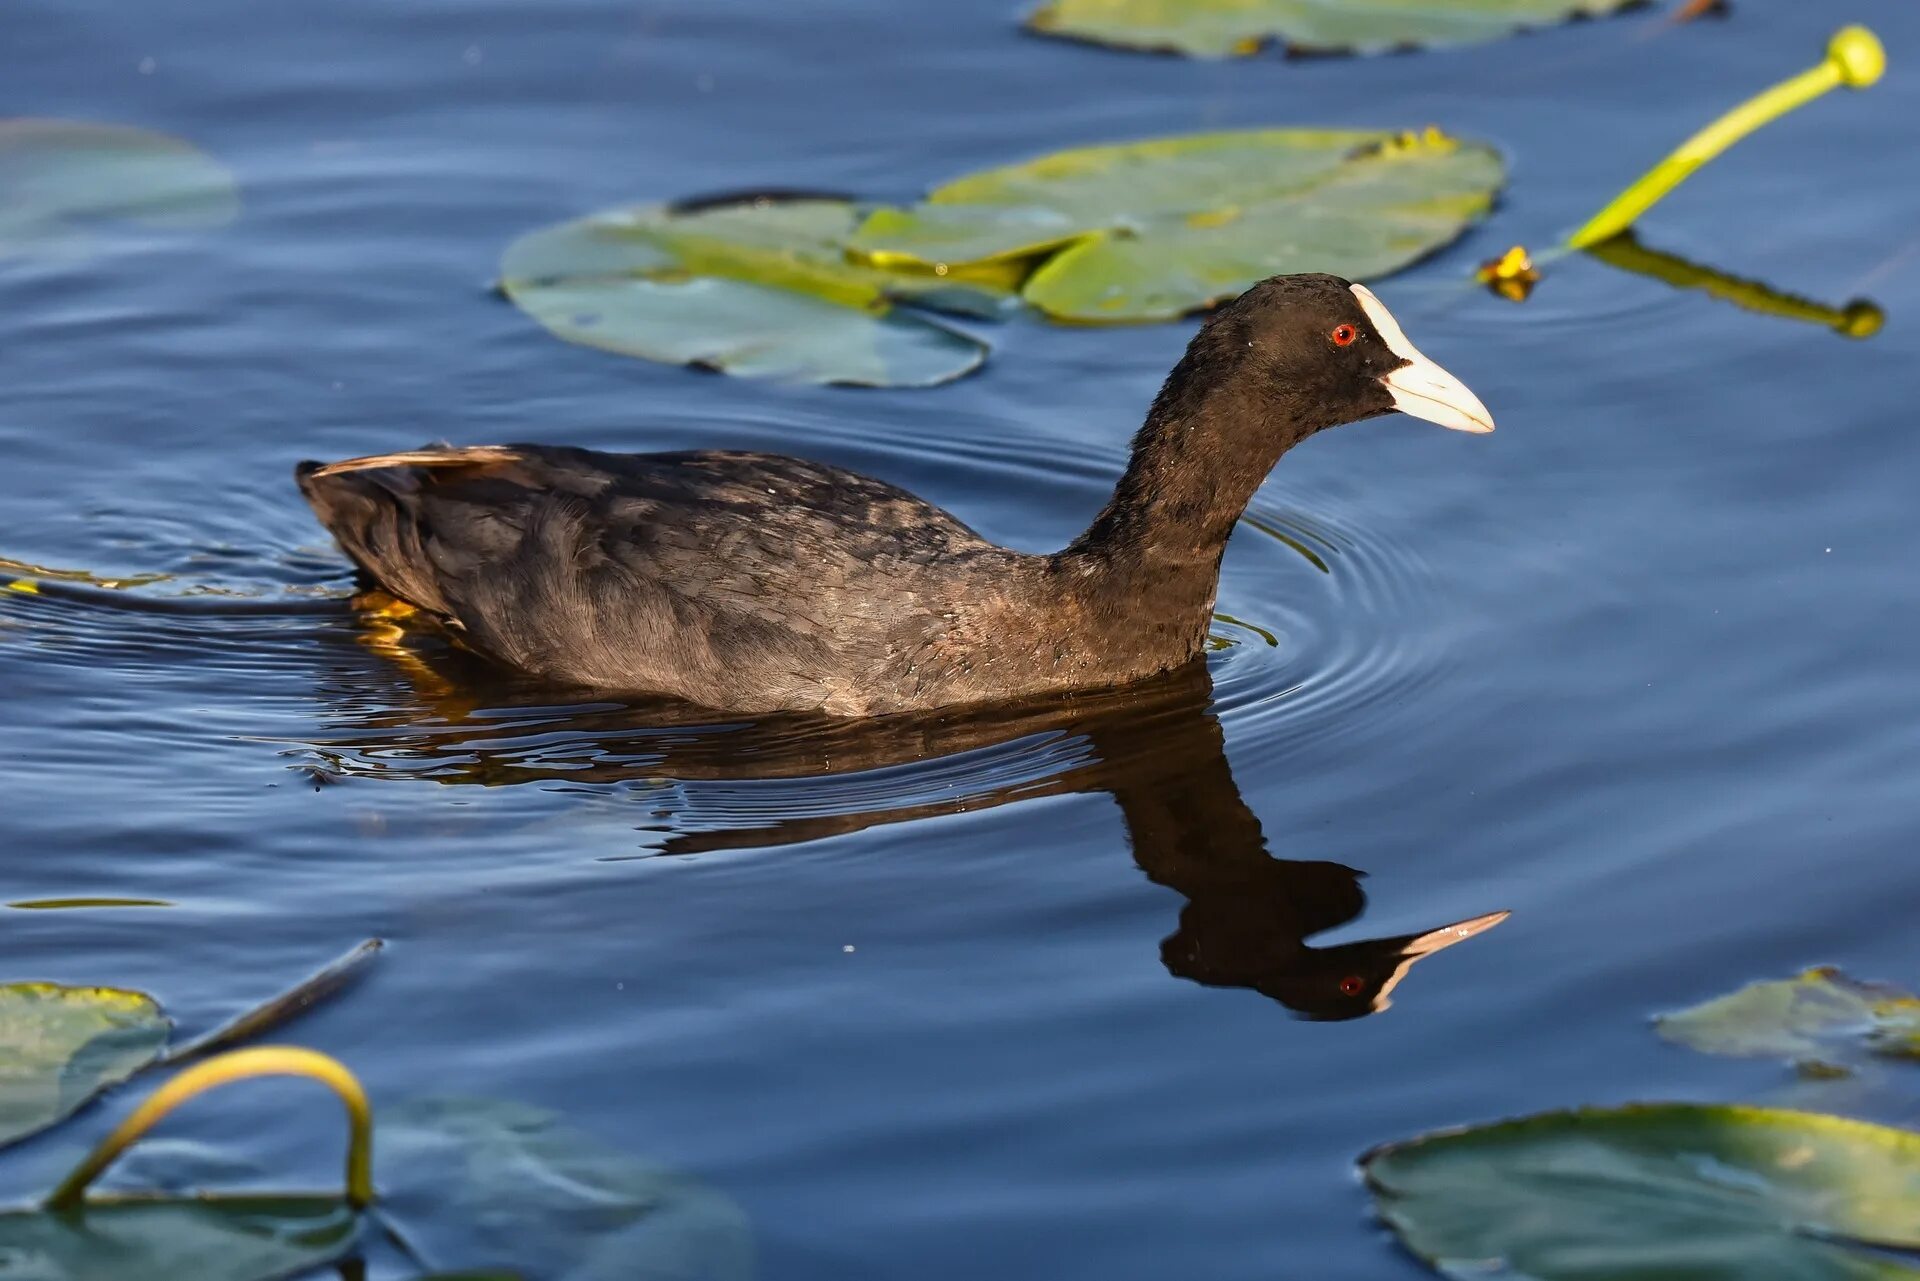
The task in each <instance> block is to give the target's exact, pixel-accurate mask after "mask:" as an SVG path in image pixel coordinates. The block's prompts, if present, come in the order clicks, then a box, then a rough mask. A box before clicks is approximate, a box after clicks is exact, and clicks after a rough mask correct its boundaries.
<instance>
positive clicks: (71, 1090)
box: [0, 983, 173, 1146]
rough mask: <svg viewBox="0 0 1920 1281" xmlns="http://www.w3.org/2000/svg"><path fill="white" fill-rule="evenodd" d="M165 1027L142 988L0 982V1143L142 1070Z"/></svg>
mask: <svg viewBox="0 0 1920 1281" xmlns="http://www.w3.org/2000/svg"><path fill="white" fill-rule="evenodd" d="M172 1027H173V1025H172V1023H171V1022H170V1021H169V1020H168V1018H167V1016H166V1015H165V1014H163V1013H162V1012H161V1010H160V1007H159V1005H158V1004H156V1003H155V1002H154V1000H153V998H152V997H150V996H148V995H147V994H146V993H144V992H128V991H123V990H121V989H119V988H111V987H65V986H62V985H61V984H58V983H9V984H6V985H5V986H0V1046H4V1047H5V1048H6V1053H5V1054H0V1146H4V1145H6V1144H8V1143H12V1142H15V1141H17V1140H19V1139H23V1138H25V1137H26V1136H27V1135H30V1134H36V1133H38V1132H39V1131H41V1130H44V1129H46V1128H47V1127H48V1126H50V1125H53V1124H55V1123H56V1122H59V1121H61V1120H64V1119H65V1118H66V1117H68V1116H70V1115H72V1114H73V1113H74V1112H76V1111H78V1110H79V1109H80V1108H81V1107H82V1106H83V1105H84V1104H85V1103H86V1102H87V1100H89V1099H91V1098H92V1097H93V1096H94V1095H96V1094H98V1093H100V1092H101V1091H102V1090H105V1089H108V1088H110V1087H112V1086H115V1085H118V1084H120V1082H122V1081H124V1080H126V1079H127V1078H128V1077H130V1076H132V1075H133V1074H134V1073H135V1072H138V1071H139V1070H140V1069H142V1068H144V1067H146V1066H147V1065H148V1064H149V1063H151V1062H153V1060H154V1059H155V1058H156V1057H158V1055H159V1053H160V1050H161V1048H162V1047H164V1046H165V1045H166V1043H167V1035H168V1033H169V1032H171V1031H172Z"/></svg>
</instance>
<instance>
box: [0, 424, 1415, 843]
mask: <svg viewBox="0 0 1920 1281" xmlns="http://www.w3.org/2000/svg"><path fill="white" fill-rule="evenodd" d="M968 426H971V427H975V428H977V429H978V430H976V431H974V432H972V433H971V434H960V435H958V436H957V437H949V438H947V439H945V440H941V441H937V442H917V443H915V444H914V445H913V446H912V447H911V448H907V447H903V446H898V445H884V446H883V445H878V444H876V441H877V440H883V439H885V437H883V436H882V435H881V433H880V431H879V430H878V428H879V424H878V423H862V422H859V421H858V420H849V419H848V418H847V416H846V415H845V414H843V413H833V414H828V413H826V412H824V411H822V412H821V413H820V414H819V415H818V416H817V417H816V418H814V419H812V420H808V419H807V418H806V416H805V415H801V416H799V419H798V421H797V422H796V421H795V419H794V418H783V419H782V420H781V421H779V422H777V423H775V422H752V421H748V422H742V421H739V420H728V421H724V422H711V423H697V424H692V425H682V426H681V428H680V429H679V430H676V431H675V432H674V433H673V441H672V442H662V443H677V442H678V441H679V440H682V439H686V438H694V439H701V438H704V439H709V440H716V441H718V442H719V443H722V444H724V445H727V446H738V447H749V448H763V447H766V448H771V447H780V446H781V445H782V444H784V445H785V447H787V448H790V449H791V448H794V447H795V445H794V444H793V442H794V441H795V440H796V438H797V437H798V438H801V439H806V440H809V441H811V442H813V445H814V448H815V449H816V450H817V451H818V452H821V453H824V454H827V455H828V456H832V457H835V458H836V460H838V461H842V462H844V463H846V464H848V465H851V466H855V467H858V468H861V469H863V470H867V471H872V472H875V473H878V474H883V475H888V476H892V477H898V478H899V479H901V480H902V482H903V483H906V484H909V485H911V486H913V487H914V488H916V489H919V490H920V491H921V492H923V493H926V494H927V495H928V496H929V497H930V498H932V499H934V500H935V501H939V502H944V503H947V504H948V505H951V506H954V507H958V508H961V509H962V510H965V511H967V513H968V515H969V517H971V518H973V519H974V520H975V522H976V523H977V524H978V526H979V527H980V528H981V529H982V531H983V532H985V533H987V534H988V535H989V536H991V537H995V538H999V539H1003V540H1006V541H1009V542H1013V543H1015V544H1017V545H1024V546H1030V547H1036V548H1037V547H1042V546H1047V545H1058V543H1060V542H1062V541H1064V540H1065V539H1066V538H1067V537H1070V536H1071V534H1072V532H1073V531H1074V529H1075V527H1076V526H1077V525H1078V524H1079V523H1080V522H1082V521H1084V520H1085V519H1086V517H1087V515H1088V514H1089V513H1091V512H1092V511H1094V510H1095V509H1096V508H1097V507H1098V505H1099V504H1100V502H1102V501H1103V499H1104V497H1105V494H1106V492H1107V489H1108V487H1109V486H1110V485H1111V483H1112V478H1113V474H1114V470H1115V466H1116V451H1115V449H1113V448H1112V447H1105V446H1096V445H1090V444H1084V443H1079V444H1076V443H1068V444H1062V445H1058V446H1054V447H1050V448H1049V449H1048V450H1046V451H1044V452H1043V453H1042V452H1039V451H1036V450H1034V448H1033V447H1032V442H1031V440H1030V439H1028V438H1024V437H1014V436H1012V435H1011V434H1009V433H1008V432H1006V430H1005V428H1004V427H1002V428H1000V430H999V432H998V434H996V431H995V430H994V425H993V424H992V423H990V422H982V423H978V424H968ZM589 443H594V444H602V445H606V446H608V447H617V446H618V445H620V444H628V445H639V446H644V445H645V444H647V443H650V442H647V441H638V442H636V441H634V440H632V439H631V437H630V436H629V438H627V439H625V440H621V441H615V440H599V441H590V442H589ZM983 495H984V496H986V499H987V501H985V503H984V504H983V503H982V502H981V501H980V496H983ZM970 496H971V497H970ZM297 501H298V500H297V498H296V497H295V496H294V495H293V493H292V487H291V485H289V486H288V487H287V493H286V495H285V496H284V503H285V505H286V507H287V508H288V509H289V510H290V511H291V512H293V514H294V515H298V514H299V512H298V509H297ZM262 524H263V525H264V526H268V527H269V529H270V532H269V534H268V535H267V538H266V540H264V541H263V544H262V545H261V546H259V547H257V548H255V549H251V550H249V549H244V548H236V547H235V545H234V542H233V540H231V539H225V540H222V541H221V543H220V545H219V546H218V547H217V548H215V549H209V548H206V547H196V546H194V545H193V539H192V537H191V536H190V533H189V528H190V527H183V528H181V529H175V528H173V527H170V526H160V527H154V528H149V529H146V530H144V531H143V532H141V533H139V534H138V536H136V537H129V536H128V535H127V534H126V532H125V531H124V530H123V531H122V533H121V534H120V536H119V537H118V538H116V540H115V542H116V546H117V548H118V549H119V554H118V555H116V556H115V557H114V558H113V560H114V564H115V572H116V573H118V574H121V575H122V576H123V577H128V578H131V577H134V576H136V575H138V574H140V573H157V574H166V575H168V577H167V578H165V579H163V580H162V581H158V582H152V583H146V584H138V583H137V582H136V585H135V586H133V587H129V588H120V589H113V588H109V587H101V586H95V585H91V584H89V583H88V581H87V576H86V575H84V574H74V573H49V572H44V571H42V572H40V573H39V574H38V577H37V581H38V583H39V588H40V590H38V591H37V592H35V591H27V592H17V591H16V592H9V593H7V594H6V595H7V597H8V599H6V600H5V601H4V603H0V657H5V656H9V655H10V656H11V657H13V658H15V659H18V660H23V661H24V662H25V663H27V664H29V665H44V666H46V667H51V668H63V669H69V670H83V671H85V672H88V673H90V674H91V676H92V677H94V678H98V677H99V676H101V675H102V674H103V673H113V674H117V675H118V676H121V677H123V678H125V680H126V682H127V685H128V688H129V690H130V691H131V690H137V689H138V688H140V687H142V686H146V685H150V684H151V683H153V682H154V681H156V680H159V681H165V682H166V683H168V684H170V685H173V686H176V687H178V686H182V685H185V686H189V687H193V686H202V685H203V686H204V687H205V689H206V696H207V698H208V700H209V701H210V702H211V701H214V700H224V701H231V699H230V698H229V696H230V695H235V694H244V695H246V696H248V697H250V698H251V699H252V700H254V701H255V703H256V704H260V703H261V701H262V700H266V704H265V705H269V706H272V707H273V708H275V710H276V713H277V714H276V715H275V716H273V717H271V718H269V719H268V720H267V721H266V722H263V724H262V725H261V726H260V732H259V733H257V734H249V735H248V736H247V737H248V738H249V739H250V740H253V741H256V742H258V744H259V745H260V747H261V749H262V750H263V751H274V752H278V753H279V754H280V755H281V756H282V757H283V758H284V763H285V765H286V766H287V767H290V768H293V769H296V770H301V771H307V772H310V773H312V774H314V775H316V776H319V777H323V778H324V777H336V778H346V777H355V778H368V779H380V780H387V781H390V782H398V781H411V782H415V783H422V782H430V783H436V784H441V785H462V784H465V785H480V786H487V787H499V786H515V785H528V784H531V785H533V786H535V787H537V788H540V789H544V790H547V791H551V792H556V793H565V794H571V795H575V796H579V795H582V794H589V795H593V796H598V797H600V798H602V799H603V800H606V801H611V802H618V803H620V804H622V805H625V806H628V807H629V812H630V813H632V814H633V815H634V816H635V819H634V823H633V826H635V827H636V828H639V829H640V830H642V831H643V832H644V833H645V838H644V840H643V845H644V846H645V847H646V848H653V849H663V850H673V851H685V850H689V849H705V848H714V847H718V846H737V845H752V844H768V843H780V842H786V841H793V840H801V839H809V838H812V837H817V836H822V835H827V834H831V833H835V832H845V831H851V830H856V829H859V828H863V827H867V826H870V825H872V824H876V823H885V822H897V821H901V820H906V819H911V818H916V817H921V816H927V815H933V814H941V813H952V812H957V811H962V810H967V809H972V808H979V807H984V806H992V805H1000V804H1006V803H1009V802H1012V801H1016V800H1019V799H1022V798H1024V797H1029V796H1035V795H1044V794H1050V793H1058V792H1063V791H1077V790H1098V789H1103V788H1106V787H1108V786H1110V780H1111V776H1112V775H1114V773H1115V772H1116V771H1119V772H1123V773H1124V772H1126V771H1137V770H1139V769H1141V768H1145V767H1146V765H1145V763H1147V762H1152V761H1154V760H1155V759H1156V757H1157V755H1158V754H1159V753H1160V752H1161V744H1162V743H1163V742H1164V741H1166V734H1167V733H1176V734H1177V733H1180V732H1185V730H1184V729H1183V727H1185V726H1188V725H1190V724H1191V723H1192V722H1195V721H1197V720H1201V719H1203V718H1205V717H1206V716H1207V715H1208V714H1209V711H1211V712H1212V713H1213V714H1216V715H1218V717H1219V718H1220V719H1221V721H1222V722H1223V724H1224V725H1225V727H1226V731H1227V734H1228V736H1229V738H1230V740H1231V741H1232V742H1233V744H1234V746H1235V751H1236V754H1237V755H1240V756H1242V757H1244V758H1250V759H1253V760H1258V761H1272V760H1275V759H1278V758H1280V757H1281V756H1284V755H1285V754H1286V753H1288V752H1290V751H1292V750H1295V749H1296V748H1299V747H1301V746H1303V745H1312V744H1319V743H1324V742H1326V741H1328V740H1329V738H1330V737H1332V736H1345V735H1352V734H1358V733H1363V732H1367V731H1370V730H1377V729H1380V728H1382V727H1383V726H1385V725H1386V724H1388V723H1389V722H1390V721H1391V718H1392V717H1393V716H1394V715H1395V714H1396V711H1395V709H1396V708H1397V707H1400V706H1404V705H1405V704H1406V703H1407V702H1408V701H1409V696H1410V695H1411V694H1413V693H1414V692H1415V691H1417V690H1418V689H1420V688H1421V687H1422V686H1424V685H1425V684H1427V683H1429V682H1431V681H1432V680H1433V679H1434V678H1435V677H1436V676H1437V675H1438V671H1439V665H1440V661H1441V660H1439V659H1438V658H1437V657H1435V655H1436V653H1437V652H1438V651H1439V648H1440V647H1436V646H1433V645H1429V644H1426V643H1424V642H1425V639H1426V635H1427V632H1428V629H1429V627H1430V626H1431V624H1432V620H1433V617H1434V612H1435V610H1436V608H1437V598H1436V594H1435V592H1434V590H1433V580H1432V577H1431V575H1430V574H1429V573H1428V572H1427V569H1426V567H1425V566H1424V565H1423V564H1422V563H1421V562H1420V561H1419V559H1418V558H1417V557H1415V556H1414V555H1412V554H1411V553H1410V552H1408V551H1407V550H1406V549H1405V548H1402V547H1399V546H1396V545H1394V544H1392V543H1390V542H1387V541H1385V540H1382V539H1380V538H1378V537H1376V536H1374V535H1373V534H1372V533H1371V532H1370V531H1369V530H1368V529H1367V528H1366V525H1365V523H1364V516H1363V515H1362V514H1359V513H1350V512H1347V511H1343V510H1341V509H1339V508H1338V507H1337V506H1333V505H1329V504H1326V503H1318V502H1315V501H1314V500H1312V499H1310V498H1307V497H1304V496H1295V495H1292V494H1290V493H1289V492H1288V491H1287V490H1286V488H1285V487H1284V484H1283V483H1281V482H1275V483H1274V484H1273V485H1270V486H1269V492H1265V493H1263V494H1262V496H1261V497H1259V498H1258V499H1257V500H1256V502H1255V503H1254V505H1253V506H1252V508H1251V509H1250V510H1249V511H1248V513H1247V517H1246V520H1245V522H1244V524H1243V527H1242V529H1241V531H1240V532H1239V534H1238V535H1237V536H1236V538H1235V540H1234V543H1233V546H1232V548H1231V549H1230V550H1229V553H1228V556H1227V563H1226V570H1225V573H1224V575H1223V579H1222V586H1221V593H1220V598H1219V602H1218V609H1219V616H1218V618H1217V620H1216V624H1215V628H1214V646H1213V652H1212V653H1211V654H1210V655H1209V657H1208V659H1207V661H1206V663H1205V665H1204V668H1198V667H1196V669H1194V670H1192V671H1189V672H1185V673H1180V674H1176V675H1174V676H1172V677H1169V678H1167V679H1165V680H1162V681H1156V682H1149V683H1148V684H1147V685H1146V686H1144V687H1142V688H1140V689H1135V690H1127V691H1119V692H1114V693H1107V694H1101V695H1095V696H1088V697H1081V698H1075V699H1069V700H1065V701H1059V700H1056V701H1053V702H1050V703H1047V704H1044V705H1036V706H1025V707H1012V708H995V709H988V710H984V711H980V710H971V711H965V712H948V713H943V714H938V715H931V716H914V717H892V718H885V719H882V720H879V721H870V722H847V721H841V720H835V719H831V718H822V717H806V716H785V717H773V718H766V719H758V720H751V719H733V720H723V721H716V720H715V719H714V718H713V716H712V714H711V713H705V712H700V711H697V710H694V709H690V708H686V707H684V706H676V705H672V704H667V703H659V702H631V701H608V700H606V699H599V700H594V701H573V702H569V701H566V700H565V699H564V698H557V697H556V696H555V692H554V691H552V690H550V689H546V690H543V689H539V688H536V687H533V686H531V685H529V684H527V683H525V682H521V681H517V680H515V679H514V678H511V677H507V676H503V675H502V674H501V673H499V672H497V671H494V670H493V669H491V668H489V667H488V666H487V665H485V664H484V663H481V662H479V661H478V660H476V659H474V658H473V657H472V656H471V655H469V654H466V653H465V652H464V651H462V650H461V649H460V648H459V647H458V646H457V644H455V643H453V642H452V641H451V640H450V638H448V637H447V636H446V635H444V634H442V633H441V632H439V631H438V629H437V628H435V627H433V626H432V625H431V624H427V623H422V622H420V621H418V620H410V621H407V622H404V623H402V622H396V621H395V620H393V619H390V618H384V617H380V616H377V615H372V614H366V613H361V614H359V615H358V616H356V613H355V611H354V609H353V608H352V607H351V606H349V604H348V603H347V602H346V601H345V599H344V597H346V596H347V595H348V594H349V592H350V590H351V582H350V579H349V577H348V575H347V574H346V572H345V567H344V565H343V564H342V563H341V562H340V561H339V560H337V559H330V558H328V557H326V556H325V555H323V554H320V553H318V552H316V551H315V549H314V548H312V547H311V546H310V545H308V544H307V543H305V542H302V541H301V536H302V534H303V533H305V532H306V531H304V530H303V529H302V528H301V526H300V524H299V523H298V522H297V521H295V520H293V519H292V518H291V517H290V516H288V515H286V514H284V513H277V514H276V516H275V517H274V519H273V520H271V521H263V522H262ZM276 535H277V537H276ZM169 536H172V537H171V538H170V537H169ZM276 543H277V544H278V545H275V544H276ZM139 550H144V551H145V552H147V553H150V554H149V555H146V556H140V555H134V554H129V553H131V552H135V551H139ZM129 561H131V562H132V564H133V567H132V568H131V569H128V568H122V567H123V566H125V565H126V564H127V563H128V562H129ZM196 568H199V569H203V570H205V569H209V568H217V574H216V576H215V577H214V578H213V579H212V580H211V581H195V580H194V579H193V577H192V574H193V571H194V570H195V569H196ZM13 572H14V573H15V574H17V575H19V576H21V577H24V578H28V579H30V580H34V578H35V576H34V573H33V567H25V566H21V567H18V568H16V569H15V570H14V571H13ZM63 580H65V581H63ZM73 580H78V581H73ZM129 696H131V694H130V695H129ZM290 713H297V714H295V715H289V714H290ZM178 732H180V727H174V729H173V731H172V733H178ZM172 733H170V734H169V735H168V737H169V738H171V737H172ZM1155 768H1159V766H1155Z"/></svg>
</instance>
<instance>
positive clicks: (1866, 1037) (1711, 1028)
mask: <svg viewBox="0 0 1920 1281" xmlns="http://www.w3.org/2000/svg"><path fill="white" fill-rule="evenodd" d="M1654 1026H1655V1027H1656V1028H1657V1029H1658V1030H1659V1033H1660V1035H1661V1036H1663V1037H1665V1038H1666V1039H1667V1040H1669V1041H1672V1042H1674V1043H1675V1044H1677V1045H1684V1046H1687V1047H1688V1048H1689V1049H1695V1050H1699V1051H1700V1052H1701V1053H1703V1054H1724V1055H1729V1056H1732V1057H1736V1058H1781V1059H1790V1060H1794V1061H1811V1062H1825V1061H1831V1060H1834V1059H1845V1058H1848V1057H1853V1056H1855V1055H1857V1053H1859V1052H1861V1051H1864V1052H1865V1053H1868V1054H1875V1055H1881V1056H1884V1057H1888V1058H1901V1059H1920V998H1917V997H1915V996H1913V995H1912V994H1911V993H1909V992H1903V991H1901V990H1900V989H1899V988H1896V987H1889V986H1886V985H1884V984H1879V983H1862V982H1859V981H1858V980H1856V979H1850V978H1848V977H1847V976H1846V975H1845V974H1842V973H1841V972H1840V971H1839V970H1836V969H1833V968H1831V967H1827V966H1822V967H1820V968H1818V969H1811V970H1808V971H1807V972H1806V973H1804V974H1801V975H1800V976H1798V977H1797V978H1791V979H1776V980H1772V981H1768V982H1760V983H1749V984H1748V985H1747V986H1746V987H1743V988H1741V989H1740V990H1739V991H1737V992H1731V993H1728V994H1727V995H1726V996H1722V997H1716V998H1715V999H1713V1000H1711V1001H1707V1002H1704V1003H1703V1004H1700V1005H1696V1006H1694V1007H1692V1008H1691V1009H1686V1010H1680V1011H1678V1012H1676V1013H1673V1014H1663V1015H1661V1016H1660V1017H1659V1018H1658V1019H1656V1020H1655V1021H1654Z"/></svg>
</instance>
